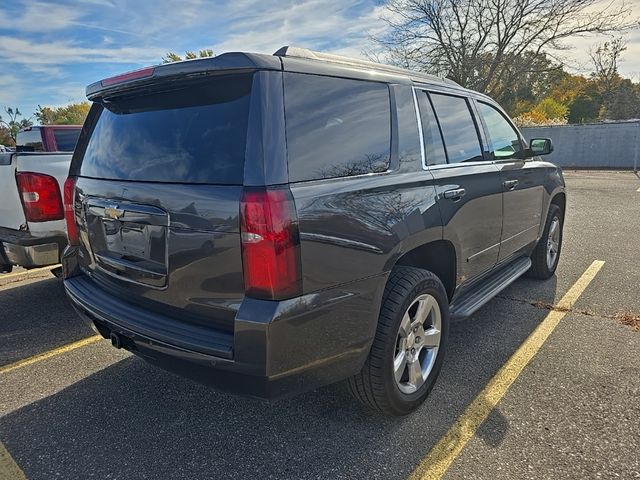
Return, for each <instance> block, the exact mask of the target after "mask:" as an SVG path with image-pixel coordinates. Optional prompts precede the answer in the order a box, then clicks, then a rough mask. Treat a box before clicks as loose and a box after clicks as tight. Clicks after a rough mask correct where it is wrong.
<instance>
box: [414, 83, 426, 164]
mask: <svg viewBox="0 0 640 480" xmlns="http://www.w3.org/2000/svg"><path fill="white" fill-rule="evenodd" d="M411 93H412V94H413V108H414V109H415V111H416V120H417V121H418V137H419V138H420V157H421V158H422V170H429V168H428V166H427V157H426V155H425V151H424V135H423V134H422V118H420V108H419V107H418V96H417V95H416V87H412V88H411Z"/></svg>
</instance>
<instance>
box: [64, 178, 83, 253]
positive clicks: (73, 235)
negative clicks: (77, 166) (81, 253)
mask: <svg viewBox="0 0 640 480" xmlns="http://www.w3.org/2000/svg"><path fill="white" fill-rule="evenodd" d="M63 190H64V218H65V220H66V221H67V238H68V240H69V245H79V244H80V238H79V237H78V226H77V225H76V219H75V212H74V204H73V202H74V199H75V192H76V179H75V178H74V177H69V178H67V179H66V180H65V182H64V188H63Z"/></svg>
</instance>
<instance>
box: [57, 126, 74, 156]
mask: <svg viewBox="0 0 640 480" xmlns="http://www.w3.org/2000/svg"><path fill="white" fill-rule="evenodd" d="M79 136H80V129H79V128H54V129H53V137H54V138H55V139H56V149H57V150H58V151H59V152H73V149H74V148H76V143H77V142H78V137H79Z"/></svg>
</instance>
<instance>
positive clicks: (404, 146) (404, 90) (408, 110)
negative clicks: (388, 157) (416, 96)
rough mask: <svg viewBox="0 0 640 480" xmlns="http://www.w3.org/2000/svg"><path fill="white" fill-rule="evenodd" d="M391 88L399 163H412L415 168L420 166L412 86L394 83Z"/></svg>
mask: <svg viewBox="0 0 640 480" xmlns="http://www.w3.org/2000/svg"><path fill="white" fill-rule="evenodd" d="M392 88H393V91H394V96H395V101H396V111H397V114H398V157H399V160H400V164H403V163H406V164H414V166H415V167H416V168H422V156H421V155H420V150H421V147H420V136H419V135H418V120H417V118H416V107H415V101H414V100H413V87H410V86H407V85H394V86H393V87H392Z"/></svg>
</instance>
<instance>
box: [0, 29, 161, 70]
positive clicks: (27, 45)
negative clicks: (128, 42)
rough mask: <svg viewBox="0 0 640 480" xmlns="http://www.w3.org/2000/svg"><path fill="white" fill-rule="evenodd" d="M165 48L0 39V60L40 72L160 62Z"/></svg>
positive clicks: (5, 36)
mask: <svg viewBox="0 0 640 480" xmlns="http://www.w3.org/2000/svg"><path fill="white" fill-rule="evenodd" d="M164 53H165V52H164V50H162V49H158V48H156V49H153V48H147V47H111V46H109V47H104V48H100V47H92V48H89V47H81V46H78V45H76V44H74V43H72V42H69V41H52V42H45V43H43V42H37V41H34V40H26V39H23V38H16V37H11V36H7V35H3V36H0V60H1V61H3V62H8V63H13V64H19V65H25V66H27V67H30V68H32V69H36V70H37V69H38V68H40V67H41V66H42V65H57V66H60V65H68V64H74V63H92V62H108V63H157V62H158V60H159V59H160V58H161V56H162V55H163V54H164Z"/></svg>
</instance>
